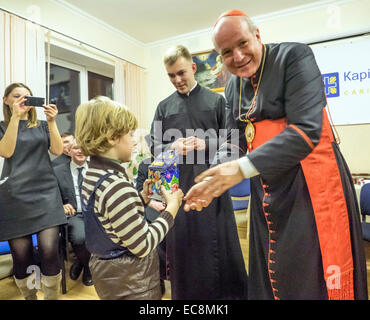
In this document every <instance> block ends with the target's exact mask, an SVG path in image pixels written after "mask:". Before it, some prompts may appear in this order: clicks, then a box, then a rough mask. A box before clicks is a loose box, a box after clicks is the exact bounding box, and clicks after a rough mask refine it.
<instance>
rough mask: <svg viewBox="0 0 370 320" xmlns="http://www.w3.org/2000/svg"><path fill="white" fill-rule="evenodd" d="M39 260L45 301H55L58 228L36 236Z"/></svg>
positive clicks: (58, 275) (58, 261)
mask: <svg viewBox="0 0 370 320" xmlns="http://www.w3.org/2000/svg"><path fill="white" fill-rule="evenodd" d="M37 241H38V243H39V252H40V260H41V286H42V290H43V292H44V299H45V300H56V299H58V296H59V291H60V281H61V278H62V277H61V272H60V260H59V226H56V227H52V228H49V229H45V230H42V231H40V232H39V233H38V234H37Z"/></svg>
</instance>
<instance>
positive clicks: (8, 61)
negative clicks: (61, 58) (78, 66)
mask: <svg viewBox="0 0 370 320" xmlns="http://www.w3.org/2000/svg"><path fill="white" fill-rule="evenodd" d="M0 26H1V28H0V92H1V96H3V94H4V91H5V88H6V87H7V86H8V85H9V84H11V83H13V82H22V83H24V84H26V85H27V86H29V87H30V89H31V90H32V93H33V95H34V96H39V97H45V88H46V85H45V77H46V71H45V39H44V29H43V28H41V27H39V26H37V25H35V24H33V23H31V22H28V21H26V20H24V19H21V18H18V17H16V16H14V15H12V14H8V13H6V12H4V11H1V10H0ZM1 106H2V104H1ZM37 109H40V108H37ZM37 116H38V119H41V120H45V119H46V118H45V115H44V112H43V111H42V110H37ZM3 118H4V117H3V110H2V107H1V112H0V120H3ZM2 166H3V159H2V158H1V157H0V172H1V170H2Z"/></svg>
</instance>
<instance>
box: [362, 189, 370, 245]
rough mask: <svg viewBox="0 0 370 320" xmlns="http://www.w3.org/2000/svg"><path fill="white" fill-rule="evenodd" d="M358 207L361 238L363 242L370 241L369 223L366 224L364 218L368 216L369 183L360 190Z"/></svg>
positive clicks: (369, 205)
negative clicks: (359, 210) (359, 208)
mask: <svg viewBox="0 0 370 320" xmlns="http://www.w3.org/2000/svg"><path fill="white" fill-rule="evenodd" d="M360 207H361V217H362V219H361V220H362V221H361V228H362V236H363V239H364V240H366V241H370V222H366V216H370V183H366V184H364V185H363V186H362V188H361V193H360Z"/></svg>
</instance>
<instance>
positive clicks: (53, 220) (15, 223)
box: [0, 83, 66, 300]
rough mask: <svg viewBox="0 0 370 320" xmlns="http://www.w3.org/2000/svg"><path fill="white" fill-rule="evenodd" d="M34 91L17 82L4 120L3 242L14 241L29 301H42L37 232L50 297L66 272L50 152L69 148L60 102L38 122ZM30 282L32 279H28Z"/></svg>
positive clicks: (18, 276) (17, 272)
mask: <svg viewBox="0 0 370 320" xmlns="http://www.w3.org/2000/svg"><path fill="white" fill-rule="evenodd" d="M26 96H32V92H31V90H30V89H29V88H28V87H27V86H26V85H24V84H22V83H13V84H11V85H9V86H8V87H7V88H6V89H5V93H4V97H3V112H4V121H2V122H0V156H1V157H4V158H5V160H4V166H3V170H2V174H1V177H0V241H4V240H8V241H9V246H10V250H11V254H12V257H13V264H14V279H15V282H16V284H17V286H18V288H19V290H20V292H21V294H22V296H23V297H24V298H25V299H30V300H31V299H37V296H36V291H37V290H36V288H33V287H31V286H32V282H31V281H28V277H29V276H30V270H34V269H33V268H29V267H30V266H32V265H35V262H34V257H33V245H32V234H37V240H38V247H39V253H40V261H41V286H42V288H43V292H44V296H45V299H57V298H58V295H59V288H60V280H61V272H60V262H59V254H58V243H59V225H61V224H65V223H66V217H65V214H64V210H63V205H62V200H61V196H60V193H59V189H58V184H57V181H56V178H55V175H54V172H53V169H52V167H51V162H50V158H49V154H48V151H50V152H51V153H52V154H54V155H60V154H61V153H62V151H63V144H62V139H61V137H60V134H59V131H58V128H57V125H56V122H55V119H56V116H57V114H58V109H57V107H56V106H55V105H47V106H43V108H44V113H45V115H46V118H47V121H40V120H37V115H36V110H35V107H32V106H26V105H25V101H26V98H25V97H26ZM27 282H30V283H27Z"/></svg>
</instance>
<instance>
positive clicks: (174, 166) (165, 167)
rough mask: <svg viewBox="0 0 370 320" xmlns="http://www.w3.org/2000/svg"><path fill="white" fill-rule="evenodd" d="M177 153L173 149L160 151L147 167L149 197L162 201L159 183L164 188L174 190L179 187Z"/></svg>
mask: <svg viewBox="0 0 370 320" xmlns="http://www.w3.org/2000/svg"><path fill="white" fill-rule="evenodd" d="M178 163H179V155H178V154H177V153H176V152H175V151H174V150H170V151H165V152H162V153H161V154H160V155H159V156H158V157H157V158H156V159H154V161H153V162H152V164H151V165H150V166H149V168H148V179H151V180H152V192H153V195H152V196H151V198H153V199H156V200H160V201H163V199H162V196H161V195H160V193H161V190H160V188H161V185H163V186H164V187H165V188H166V190H172V191H176V190H177V189H178V188H179V167H178Z"/></svg>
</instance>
